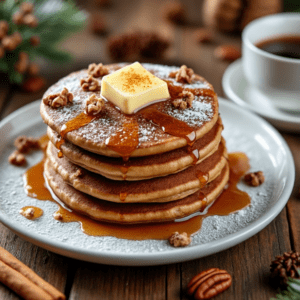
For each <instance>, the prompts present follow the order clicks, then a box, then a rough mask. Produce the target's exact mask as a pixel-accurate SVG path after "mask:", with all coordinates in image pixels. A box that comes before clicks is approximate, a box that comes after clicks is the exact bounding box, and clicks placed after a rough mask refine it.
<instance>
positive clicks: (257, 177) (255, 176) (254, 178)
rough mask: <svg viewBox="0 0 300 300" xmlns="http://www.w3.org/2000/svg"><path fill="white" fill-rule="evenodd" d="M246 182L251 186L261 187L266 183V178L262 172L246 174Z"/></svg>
mask: <svg viewBox="0 0 300 300" xmlns="http://www.w3.org/2000/svg"><path fill="white" fill-rule="evenodd" d="M244 180H245V182H246V183H247V184H248V185H250V186H259V185H261V184H262V183H264V181H265V176H264V173H263V172H262V171H258V172H253V173H248V174H246V175H245V177H244Z"/></svg>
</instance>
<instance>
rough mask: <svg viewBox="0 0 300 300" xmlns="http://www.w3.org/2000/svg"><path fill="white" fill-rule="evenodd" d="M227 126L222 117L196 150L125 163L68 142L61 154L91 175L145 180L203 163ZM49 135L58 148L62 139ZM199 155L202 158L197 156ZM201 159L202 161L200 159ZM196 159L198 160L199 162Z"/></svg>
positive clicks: (189, 149)
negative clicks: (223, 123)
mask: <svg viewBox="0 0 300 300" xmlns="http://www.w3.org/2000/svg"><path fill="white" fill-rule="evenodd" d="M222 130H223V125H222V121H221V118H219V120H218V122H217V123H216V124H215V125H214V127H213V128H212V129H211V130H210V131H209V132H208V133H207V134H205V135H204V136H203V137H202V138H201V139H198V140H197V141H196V142H195V143H194V145H193V147H189V146H185V147H182V148H180V149H175V150H173V151H169V152H166V153H163V154H157V155H151V156H145V157H135V158H131V159H130V160H129V161H127V162H124V161H122V160H121V159H120V158H112V157H107V156H101V155H98V154H94V153H91V152H88V151H86V150H84V149H82V148H80V147H78V146H75V145H73V144H71V143H70V142H68V141H66V142H65V143H63V144H62V145H61V148H60V149H61V151H62V153H63V155H64V156H66V157H67V158H68V159H69V160H70V161H71V162H73V163H74V164H76V165H78V166H81V167H82V168H84V169H87V170H90V171H91V172H94V173H98V174H101V175H102V176H105V177H107V178H109V179H113V180H125V179H126V180H129V181H132V180H134V181H136V180H145V179H150V178H153V177H160V176H165V175H169V174H172V173H177V172H179V171H182V170H184V169H186V168H187V167H189V166H191V165H192V164H195V163H197V164H198V163H200V162H201V161H203V160H204V159H206V158H207V157H209V156H210V155H211V154H213V153H214V152H215V151H216V150H217V149H218V146H219V143H220V140H221V133H222ZM47 134H48V136H49V138H50V141H51V142H52V143H53V144H54V145H56V144H57V143H58V141H59V140H60V137H59V136H58V134H57V133H56V132H54V131H53V130H52V129H51V128H50V127H48V131H47ZM194 151H197V152H198V155H195V154H196V153H195V152H194ZM197 156H198V157H199V159H198V160H197ZM195 160H196V161H195Z"/></svg>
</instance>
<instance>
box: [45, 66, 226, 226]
mask: <svg viewBox="0 0 300 300" xmlns="http://www.w3.org/2000/svg"><path fill="white" fill-rule="evenodd" d="M122 66H124V65H122V64H115V65H108V66H107V67H108V68H109V73H112V72H114V71H116V70H118V69H119V68H121V67H122ZM143 66H144V67H145V68H146V69H147V70H149V71H150V72H152V73H153V74H154V75H155V76H157V77H159V78H161V79H163V80H165V81H166V82H167V83H168V87H169V91H170V95H171V99H168V100H166V101H163V102H159V103H156V104H153V105H151V106H149V107H146V108H145V109H143V110H140V111H138V112H137V113H135V114H133V115H126V114H123V113H122V112H121V111H120V110H118V108H116V107H114V106H113V105H112V104H111V103H109V102H106V103H105V106H104V109H103V111H101V112H100V113H99V114H98V115H97V116H95V117H93V118H90V119H89V120H88V121H86V122H82V119H85V115H84V112H85V103H86V101H87V99H88V98H89V97H90V96H91V95H92V94H93V93H95V92H89V91H84V90H83V89H82V88H81V86H80V80H81V79H82V78H86V77H87V76H88V74H87V70H82V71H79V72H76V73H72V74H70V75H69V76H67V77H65V78H63V79H61V80H60V81H59V82H58V83H57V84H55V85H54V86H52V87H50V88H49V89H48V91H47V92H46V94H45V96H44V97H46V96H48V95H51V94H56V93H60V92H61V91H62V90H63V89H64V88H65V87H66V88H67V89H68V90H69V92H71V93H72V94H73V95H74V99H73V102H72V103H70V104H68V105H66V106H64V107H60V108H52V107H50V106H47V105H45V104H44V103H43V102H42V104H41V115H42V118H43V120H44V121H45V123H46V124H47V125H48V131H47V134H48V136H49V139H50V142H49V144H48V148H47V151H46V161H45V166H44V173H45V178H46V179H47V181H48V185H49V186H50V187H51V189H52V190H53V192H54V193H55V194H56V195H57V197H58V198H59V199H60V200H61V201H62V202H63V203H65V204H66V205H67V206H68V207H70V208H72V209H73V210H75V211H77V212H80V213H82V214H84V215H87V216H89V217H91V218H93V219H96V220H101V221H107V222H115V223H128V224H130V223H148V222H164V221H171V220H175V219H178V218H182V217H184V216H187V215H190V214H192V213H194V212H197V211H202V210H204V209H205V207H207V206H208V205H209V204H211V203H212V202H213V201H214V200H215V199H216V198H217V197H218V195H219V194H220V193H221V192H222V190H223V188H224V187H225V185H226V184H227V182H228V178H229V167H228V162H227V151H226V145H225V142H224V140H223V138H222V136H221V133H222V130H223V125H222V121H221V118H220V116H219V112H218V100H217V96H216V94H215V93H214V91H213V87H212V86H211V85H210V84H209V83H208V82H207V81H206V80H204V79H203V78H202V77H200V76H198V75H195V76H194V78H193V81H192V82H191V83H181V82H177V81H176V79H175V78H171V77H170V76H169V74H170V72H173V71H176V70H177V69H178V68H176V67H169V66H161V65H153V64H143ZM172 77H173V76H172ZM101 79H102V78H97V80H98V81H99V83H100V85H101ZM183 90H185V91H191V92H192V93H193V94H195V99H194V100H193V106H192V107H191V108H187V109H184V110H181V109H178V108H175V107H174V106H173V105H172V100H174V98H177V97H178V95H180V93H181V92H182V91H183ZM96 95H97V96H99V95H100V91H97V92H96ZM82 116H83V117H82ZM83 124H85V125H83Z"/></svg>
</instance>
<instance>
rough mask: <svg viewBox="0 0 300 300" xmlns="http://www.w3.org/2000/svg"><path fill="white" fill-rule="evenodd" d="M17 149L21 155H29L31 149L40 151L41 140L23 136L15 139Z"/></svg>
mask: <svg viewBox="0 0 300 300" xmlns="http://www.w3.org/2000/svg"><path fill="white" fill-rule="evenodd" d="M14 145H15V147H16V148H17V149H18V151H19V152H21V153H27V152H28V151H29V150H31V149H39V148H40V144H39V140H38V139H36V138H33V137H30V136H25V135H21V136H19V137H17V138H16V139H15V142H14Z"/></svg>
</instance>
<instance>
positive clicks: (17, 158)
mask: <svg viewBox="0 0 300 300" xmlns="http://www.w3.org/2000/svg"><path fill="white" fill-rule="evenodd" d="M8 161H9V162H10V163H11V164H12V165H15V166H23V165H25V164H26V158H25V156H24V155H23V154H22V153H20V152H19V151H18V150H15V151H14V152H13V153H12V154H11V155H10V156H9V157H8Z"/></svg>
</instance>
